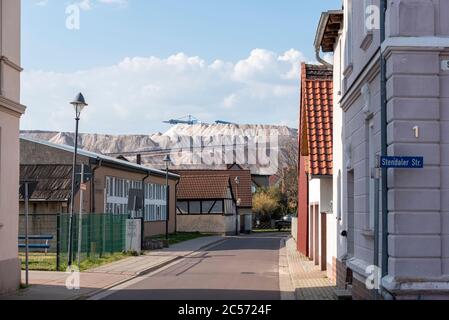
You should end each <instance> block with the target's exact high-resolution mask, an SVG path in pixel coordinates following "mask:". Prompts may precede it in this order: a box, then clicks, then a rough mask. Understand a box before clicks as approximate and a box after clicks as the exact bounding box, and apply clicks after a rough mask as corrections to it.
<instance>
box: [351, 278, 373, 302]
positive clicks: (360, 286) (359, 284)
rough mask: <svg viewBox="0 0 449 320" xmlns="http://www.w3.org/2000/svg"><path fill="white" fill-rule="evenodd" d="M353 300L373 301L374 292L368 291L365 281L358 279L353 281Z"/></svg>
mask: <svg viewBox="0 0 449 320" xmlns="http://www.w3.org/2000/svg"><path fill="white" fill-rule="evenodd" d="M352 299H353V300H373V299H374V292H373V291H372V290H368V289H367V288H366V285H365V283H364V282H363V281H360V280H358V279H356V278H354V279H353V280H352Z"/></svg>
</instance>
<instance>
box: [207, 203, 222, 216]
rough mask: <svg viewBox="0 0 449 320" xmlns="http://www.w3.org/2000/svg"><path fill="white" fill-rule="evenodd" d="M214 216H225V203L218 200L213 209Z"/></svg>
mask: <svg viewBox="0 0 449 320" xmlns="http://www.w3.org/2000/svg"><path fill="white" fill-rule="evenodd" d="M210 213H212V214H223V213H224V212H223V201H221V200H218V201H217V202H215V205H214V207H213V208H212V210H211V212H210Z"/></svg>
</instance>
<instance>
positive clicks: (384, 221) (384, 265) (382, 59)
mask: <svg viewBox="0 0 449 320" xmlns="http://www.w3.org/2000/svg"><path fill="white" fill-rule="evenodd" d="M386 10H387V0H381V1H380V43H381V47H382V44H383V42H384V41H385V37H386V30H385V29H386V23H385V20H386V17H385V13H386ZM380 73H381V74H380V76H381V86H380V93H381V110H380V115H381V145H382V156H387V155H388V141H387V62H386V59H385V57H384V55H383V52H382V49H381V52H380ZM387 174H388V171H387V169H386V168H383V169H382V278H384V277H385V276H386V275H387V274H388V202H387V201H388V176H387Z"/></svg>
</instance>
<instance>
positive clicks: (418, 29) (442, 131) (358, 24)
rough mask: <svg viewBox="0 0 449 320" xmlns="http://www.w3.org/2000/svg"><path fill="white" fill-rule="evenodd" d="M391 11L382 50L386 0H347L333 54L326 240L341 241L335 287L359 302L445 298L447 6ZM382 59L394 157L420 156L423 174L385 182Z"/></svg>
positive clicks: (406, 4)
mask: <svg viewBox="0 0 449 320" xmlns="http://www.w3.org/2000/svg"><path fill="white" fill-rule="evenodd" d="M385 4H386V5H387V10H386V14H385V21H386V31H385V41H384V42H383V43H382V45H381V43H380V42H381V41H380V37H381V33H380V27H381V20H380V8H381V1H380V0H370V1H356V0H345V1H343V7H344V10H343V13H344V23H343V27H342V28H341V29H340V32H339V33H338V36H335V38H334V42H333V48H332V50H331V51H333V53H334V172H333V174H334V177H333V180H334V188H333V189H334V195H333V199H334V200H333V213H334V217H333V219H334V221H335V222H334V225H335V228H334V229H333V230H332V228H331V227H329V226H328V237H330V236H332V233H333V234H334V237H336V238H334V239H336V240H337V241H336V246H335V247H334V252H328V259H329V258H331V257H332V256H334V258H335V259H336V274H337V282H338V284H339V285H340V286H344V287H346V288H347V289H348V290H350V291H351V292H352V295H353V297H354V298H355V299H372V298H373V297H376V294H377V297H379V296H380V297H382V298H385V299H389V298H395V299H418V298H419V299H434V298H440V297H449V235H448V234H449V202H448V200H447V199H448V198H449V197H448V195H449V184H448V182H447V181H449V179H448V176H449V148H448V145H449V125H448V123H449V67H448V61H447V60H449V23H448V22H447V21H448V20H449V1H438V0H421V1H412V0H390V1H385ZM327 51H330V50H327ZM381 54H382V55H383V57H384V58H385V61H386V86H385V88H386V95H385V99H386V111H387V112H386V113H385V119H386V124H387V125H386V130H385V132H386V138H387V139H386V140H387V144H386V147H387V150H388V156H422V157H424V168H423V169H387V170H386V171H385V172H386V173H387V174H386V175H384V176H383V177H382V175H379V173H380V170H377V169H376V168H375V167H376V159H377V157H378V156H380V155H381V151H382V139H381V132H382V118H381V105H382V103H381V102H382V99H381V97H382V96H381V93H382V91H381V89H382V85H381V79H382V77H381V63H380V61H381ZM376 177H378V178H380V180H379V184H380V187H379V189H378V188H377V185H376V180H375V178H376ZM382 178H386V179H387V186H388V188H386V189H385V191H386V194H385V197H384V199H386V200H387V201H386V202H385V203H384V204H386V206H387V207H386V209H387V210H384V215H383V216H382V212H383V210H382V207H383V206H382V198H383V194H384V193H383V191H382V183H381V182H382ZM377 200H378V201H377ZM377 204H378V207H379V208H377ZM377 209H379V210H377ZM377 213H379V216H378V218H379V220H377V219H376V218H377ZM383 219H385V220H383ZM376 221H379V226H377V224H376ZM382 222H384V225H385V226H387V228H386V229H385V230H382ZM384 231H385V232H384ZM384 236H385V238H384ZM383 239H386V240H387V241H382V240H383ZM377 240H378V241H379V242H376V241H377ZM376 244H378V246H376ZM328 248H329V246H328ZM382 248H386V250H383V251H384V252H382ZM328 250H329V251H332V249H328ZM382 261H384V262H385V263H384V266H385V267H384V268H382ZM377 267H379V268H380V270H379V273H380V274H381V275H382V279H381V280H380V287H379V290H376V281H374V286H371V285H370V284H373V283H372V282H371V281H370V279H371V277H373V278H376V277H375V276H376V275H377V271H376V270H377V269H376V268H377ZM367 280H368V281H367ZM367 283H368V286H367ZM373 289H374V290H373Z"/></svg>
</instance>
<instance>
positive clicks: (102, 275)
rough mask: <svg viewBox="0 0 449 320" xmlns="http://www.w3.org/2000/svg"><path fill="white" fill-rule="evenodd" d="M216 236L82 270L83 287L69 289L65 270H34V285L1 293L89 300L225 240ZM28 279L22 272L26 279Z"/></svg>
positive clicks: (16, 296)
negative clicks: (11, 292) (93, 296)
mask: <svg viewBox="0 0 449 320" xmlns="http://www.w3.org/2000/svg"><path fill="white" fill-rule="evenodd" d="M224 239H226V238H224V237H221V236H212V237H204V238H197V239H194V240H190V241H185V242H182V243H179V244H176V245H173V246H172V247H170V248H167V249H162V250H157V251H151V252H146V253H145V254H144V255H142V256H139V257H130V258H126V259H123V260H120V261H117V262H114V263H111V264H108V265H104V266H101V267H98V268H95V269H91V270H88V271H86V272H82V273H81V274H80V282H81V288H80V290H68V289H67V288H66V280H67V277H68V274H66V273H65V272H41V271H31V272H30V277H29V281H30V285H31V286H30V287H29V288H27V289H24V290H19V291H17V292H15V293H13V294H9V295H6V296H0V300H75V299H86V298H88V297H90V296H92V295H95V294H97V293H99V292H101V291H103V290H106V289H108V288H111V287H114V286H116V285H119V284H121V283H124V282H126V281H129V280H131V279H134V278H136V277H138V276H141V275H144V274H147V273H150V272H153V271H155V270H157V269H159V268H162V267H164V266H165V265H167V264H170V263H172V262H175V261H176V260H178V259H181V258H183V257H186V256H188V255H190V254H193V253H194V252H196V251H200V250H202V249H204V248H206V247H209V246H212V245H214V244H217V243H219V242H221V241H223V240H224ZM24 278H25V275H24V273H22V279H24Z"/></svg>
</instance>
